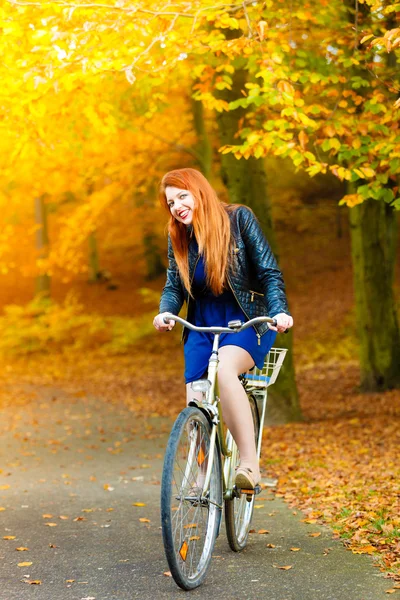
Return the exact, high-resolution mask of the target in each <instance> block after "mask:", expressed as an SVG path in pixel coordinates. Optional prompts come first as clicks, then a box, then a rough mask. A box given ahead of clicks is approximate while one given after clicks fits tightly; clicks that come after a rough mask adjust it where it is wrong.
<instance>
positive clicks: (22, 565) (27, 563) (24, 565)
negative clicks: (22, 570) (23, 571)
mask: <svg viewBox="0 0 400 600" xmlns="http://www.w3.org/2000/svg"><path fill="white" fill-rule="evenodd" d="M31 564H32V563H31V562H20V563H18V566H19V567H30V566H31Z"/></svg>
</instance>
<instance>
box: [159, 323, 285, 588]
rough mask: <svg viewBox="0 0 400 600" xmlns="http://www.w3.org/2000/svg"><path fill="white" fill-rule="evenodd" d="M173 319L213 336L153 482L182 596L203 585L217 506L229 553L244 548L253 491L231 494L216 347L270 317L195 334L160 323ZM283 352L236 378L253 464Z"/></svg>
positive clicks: (230, 453) (231, 456) (231, 455)
mask: <svg viewBox="0 0 400 600" xmlns="http://www.w3.org/2000/svg"><path fill="white" fill-rule="evenodd" d="M172 319H173V320H174V321H177V322H179V323H181V324H182V325H184V326H185V327H188V328H189V329H191V330H193V331H202V332H208V333H213V334H214V341H213V348H212V352H211V356H210V359H209V363H208V371H207V378H206V379H200V380H198V381H194V382H193V383H192V384H191V388H192V390H193V391H195V392H201V394H202V396H201V400H196V399H192V400H191V401H190V402H189V403H188V406H187V407H186V408H184V409H183V410H182V411H181V412H180V414H179V415H178V417H177V419H176V421H175V423H174V425H173V427H172V430H171V433H170V437H169V440H168V444H167V449H166V453H165V458H164V467H163V475H162V482H161V526H162V535H163V542H164V549H165V554H166V557H167V561H168V565H169V568H170V571H171V575H172V577H173V578H174V580H175V582H176V583H177V584H178V586H179V587H181V588H182V589H184V590H191V589H194V588H196V587H198V586H199V585H201V583H202V582H203V580H204V578H205V576H206V573H207V569H208V567H209V566H210V561H211V556H212V552H213V548H214V544H215V541H216V539H217V537H218V535H219V531H220V527H221V521H222V510H223V505H225V522H226V534H227V538H228V543H229V546H230V548H231V549H232V550H233V551H235V552H239V551H240V550H243V548H244V547H245V546H246V544H247V539H248V535H249V530H250V523H251V518H252V515H253V509H254V500H255V496H256V495H257V494H259V493H260V492H261V486H260V485H258V486H256V488H255V489H254V490H253V489H252V490H250V489H237V488H236V486H235V467H236V466H237V465H238V464H239V453H238V449H237V446H236V444H235V442H234V440H233V437H232V435H231V434H230V432H229V431H227V432H226V436H225V435H224V431H223V422H222V414H221V406H220V401H219V398H218V386H217V370H218V348H219V338H220V335H221V333H236V332H239V331H242V330H244V329H247V328H248V327H251V326H252V325H254V324H256V323H262V322H269V323H273V324H274V325H276V321H275V320H274V319H271V318H270V317H256V318H254V319H251V320H250V321H247V322H246V323H242V322H241V321H230V322H229V323H228V327H197V326H195V325H192V324H191V323H189V322H188V321H186V320H185V319H182V318H181V317H178V316H176V315H173V314H171V313H168V314H167V315H166V316H165V317H164V321H165V322H166V323H168V322H169V320H172ZM286 352H287V350H286V349H282V348H272V349H271V350H270V352H269V354H268V355H267V357H266V360H265V363H264V366H263V368H262V369H257V368H254V369H253V370H252V371H251V372H249V373H246V374H244V375H241V376H240V380H241V382H242V385H243V386H244V388H245V390H246V394H247V396H248V398H249V402H250V406H251V411H252V414H253V421H254V432H255V439H256V445H257V453H258V457H260V454H261V444H262V431H263V424H264V418H265V411H266V402H267V388H268V387H269V386H270V385H272V384H273V383H274V382H275V380H276V378H277V376H278V374H279V371H280V368H281V366H282V364H283V361H284V358H285V354H286Z"/></svg>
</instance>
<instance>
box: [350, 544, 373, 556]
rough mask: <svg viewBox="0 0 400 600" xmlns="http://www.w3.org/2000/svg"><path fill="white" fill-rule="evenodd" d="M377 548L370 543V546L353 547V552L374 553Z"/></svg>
mask: <svg viewBox="0 0 400 600" xmlns="http://www.w3.org/2000/svg"><path fill="white" fill-rule="evenodd" d="M374 550H375V548H374V547H373V546H371V545H370V544H369V545H368V546H361V547H360V548H352V549H351V551H352V552H353V554H372V553H373V552H374Z"/></svg>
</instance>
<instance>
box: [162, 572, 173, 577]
mask: <svg viewBox="0 0 400 600" xmlns="http://www.w3.org/2000/svg"><path fill="white" fill-rule="evenodd" d="M163 575H165V577H172V573H171V571H164V573H163Z"/></svg>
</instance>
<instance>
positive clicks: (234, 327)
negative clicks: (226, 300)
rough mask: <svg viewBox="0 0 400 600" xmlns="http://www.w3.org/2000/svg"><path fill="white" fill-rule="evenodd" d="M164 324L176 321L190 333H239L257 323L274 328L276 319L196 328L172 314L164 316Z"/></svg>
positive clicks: (261, 318) (262, 318) (266, 318)
mask: <svg viewBox="0 0 400 600" xmlns="http://www.w3.org/2000/svg"><path fill="white" fill-rule="evenodd" d="M163 320H164V323H165V324H168V323H169V322H170V321H171V320H173V321H178V323H181V324H182V325H183V326H184V327H187V328H188V329H191V330H192V331H201V332H206V333H239V331H244V330H245V329H248V328H249V327H252V326H253V325H257V324H258V323H271V324H272V325H274V327H276V319H271V317H255V318H254V319H250V321H246V323H242V321H239V320H237V321H229V323H228V327H197V325H193V324H192V323H189V321H186V320H185V319H182V317H178V316H176V315H173V314H172V313H167V314H166V315H165V316H164V319H163Z"/></svg>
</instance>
